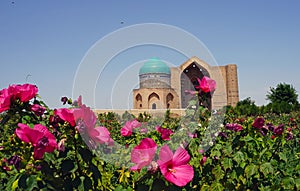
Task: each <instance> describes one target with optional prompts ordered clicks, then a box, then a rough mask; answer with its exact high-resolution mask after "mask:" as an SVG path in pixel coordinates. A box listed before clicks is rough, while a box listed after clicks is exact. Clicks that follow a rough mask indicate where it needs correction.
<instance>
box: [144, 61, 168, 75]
mask: <svg viewBox="0 0 300 191" xmlns="http://www.w3.org/2000/svg"><path fill="white" fill-rule="evenodd" d="M148 73H164V74H170V68H169V67H168V66H167V65H166V64H165V63H164V62H163V61H161V60H159V59H157V58H152V59H150V60H148V61H147V62H145V63H144V65H143V66H142V67H141V68H140V72H139V74H148Z"/></svg>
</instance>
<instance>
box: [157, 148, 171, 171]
mask: <svg viewBox="0 0 300 191" xmlns="http://www.w3.org/2000/svg"><path fill="white" fill-rule="evenodd" d="M172 159H173V152H172V151H171V150H170V148H169V146H168V145H164V146H162V147H161V149H160V152H159V160H158V161H157V163H158V165H159V166H161V165H164V164H167V163H168V162H169V161H172Z"/></svg>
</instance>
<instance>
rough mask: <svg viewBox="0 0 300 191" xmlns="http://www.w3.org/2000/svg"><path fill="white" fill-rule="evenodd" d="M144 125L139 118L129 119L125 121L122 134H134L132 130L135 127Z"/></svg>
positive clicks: (124, 135)
mask: <svg viewBox="0 0 300 191" xmlns="http://www.w3.org/2000/svg"><path fill="white" fill-rule="evenodd" d="M140 126H142V123H140V122H139V121H138V120H136V119H134V120H131V121H127V122H126V123H125V125H124V126H123V127H122V128H121V135H122V136H123V137H127V136H130V135H132V130H133V129H134V128H138V127H140Z"/></svg>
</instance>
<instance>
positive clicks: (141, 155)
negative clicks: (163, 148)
mask: <svg viewBox="0 0 300 191" xmlns="http://www.w3.org/2000/svg"><path fill="white" fill-rule="evenodd" d="M156 149H157V145H156V143H155V142H154V141H153V140H152V139H151V138H144V139H143V140H142V141H141V142H140V144H139V145H137V146H135V147H134V148H133V150H132V151H131V161H132V162H133V163H135V164H136V165H135V166H133V167H131V168H130V169H131V170H137V171H139V170H141V169H142V168H143V167H145V166H147V165H149V164H150V163H151V162H152V159H153V158H154V155H155V152H156Z"/></svg>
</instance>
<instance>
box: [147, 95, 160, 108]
mask: <svg viewBox="0 0 300 191" xmlns="http://www.w3.org/2000/svg"><path fill="white" fill-rule="evenodd" d="M148 108H149V109H157V108H161V103H160V97H159V95H158V94H157V93H155V92H153V93H151V94H150V95H149V96H148Z"/></svg>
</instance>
